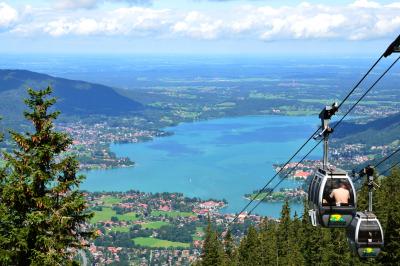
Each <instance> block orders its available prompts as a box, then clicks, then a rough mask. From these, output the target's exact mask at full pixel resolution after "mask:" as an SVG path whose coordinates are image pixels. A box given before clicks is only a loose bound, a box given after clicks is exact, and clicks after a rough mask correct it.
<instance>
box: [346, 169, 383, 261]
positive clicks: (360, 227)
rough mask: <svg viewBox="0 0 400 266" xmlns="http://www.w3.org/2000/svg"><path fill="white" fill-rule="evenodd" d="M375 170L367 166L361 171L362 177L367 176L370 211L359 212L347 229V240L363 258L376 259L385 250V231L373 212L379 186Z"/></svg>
mask: <svg viewBox="0 0 400 266" xmlns="http://www.w3.org/2000/svg"><path fill="white" fill-rule="evenodd" d="M374 172H375V169H374V167H372V166H367V167H365V168H364V169H363V170H361V171H360V173H359V175H360V177H363V176H367V177H368V179H367V185H368V211H364V212H357V214H356V217H355V218H354V219H353V221H352V222H351V224H350V226H349V227H348V228H347V239H348V241H349V243H350V246H351V247H352V249H353V251H354V252H355V253H356V254H358V256H360V257H361V258H374V257H376V256H378V254H379V252H380V251H381V249H382V248H383V245H384V241H383V229H382V226H381V223H380V222H379V220H378V218H377V217H376V215H375V214H374V213H373V212H372V205H373V204H372V194H373V190H374V189H375V188H379V185H378V184H376V183H375V182H374Z"/></svg>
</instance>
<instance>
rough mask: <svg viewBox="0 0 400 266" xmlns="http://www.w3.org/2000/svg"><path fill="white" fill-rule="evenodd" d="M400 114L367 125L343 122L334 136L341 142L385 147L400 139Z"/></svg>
mask: <svg viewBox="0 0 400 266" xmlns="http://www.w3.org/2000/svg"><path fill="white" fill-rule="evenodd" d="M399 136H400V113H397V114H395V115H391V116H388V117H385V118H379V119H376V120H374V121H371V122H368V123H366V124H356V123H353V122H343V123H341V124H340V126H339V127H338V128H337V130H336V131H335V132H334V134H333V138H334V139H335V140H336V141H339V142H346V143H363V144H367V145H383V144H388V143H391V142H393V141H396V140H398V139H399V138H400V137H399Z"/></svg>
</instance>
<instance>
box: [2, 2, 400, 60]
mask: <svg viewBox="0 0 400 266" xmlns="http://www.w3.org/2000/svg"><path fill="white" fill-rule="evenodd" d="M399 34H400V2H395V1H393V0H389V1H386V0H384V1H379V2H378V1H369V0H352V1H347V0H336V1H320V0H309V1H295V0H269V1H268V0H267V1H263V0H56V1H51V0H31V1H28V0H18V1H17V0H8V1H7V0H0V53H3V54H4V53H107V54H113V53H118V54H120V53H150V54H180V53H182V54H256V55H258V54H266V55H274V54H277V55H281V54H289V55H293V54H297V55H306V56H310V55H317V54H329V55H336V54H337V55H350V54H359V55H373V54H376V53H377V52H381V51H382V50H383V49H384V48H385V47H386V46H387V45H388V44H389V43H390V42H391V41H392V40H393V39H395V38H396V37H397V36H398V35H399Z"/></svg>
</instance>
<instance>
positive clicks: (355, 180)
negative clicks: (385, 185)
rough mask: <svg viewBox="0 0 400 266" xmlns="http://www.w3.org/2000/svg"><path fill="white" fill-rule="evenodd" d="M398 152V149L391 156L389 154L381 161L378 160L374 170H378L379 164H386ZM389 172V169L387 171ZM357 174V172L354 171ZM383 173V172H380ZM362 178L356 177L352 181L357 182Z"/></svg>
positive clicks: (399, 148)
mask: <svg viewBox="0 0 400 266" xmlns="http://www.w3.org/2000/svg"><path fill="white" fill-rule="evenodd" d="M399 151H400V147H398V148H397V149H396V150H394V151H393V152H392V153H391V154H389V155H388V156H386V157H384V158H383V159H382V160H380V161H379V162H378V163H376V164H375V165H374V166H373V167H374V168H378V166H380V165H381V164H383V163H384V162H386V161H387V160H388V159H390V158H391V157H392V156H393V155H395V154H396V153H398V152H399ZM399 163H400V162H399ZM388 170H389V169H388ZM355 172H357V171H355ZM382 173H383V172H382ZM362 177H363V176H361V175H360V176H358V177H357V178H356V179H354V182H357V181H358V180H360V179H361V178H362Z"/></svg>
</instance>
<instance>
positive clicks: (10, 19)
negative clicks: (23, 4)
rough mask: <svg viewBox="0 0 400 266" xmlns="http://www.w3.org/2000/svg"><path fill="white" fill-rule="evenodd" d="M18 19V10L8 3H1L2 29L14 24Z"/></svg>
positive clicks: (0, 24) (0, 25)
mask: <svg viewBox="0 0 400 266" xmlns="http://www.w3.org/2000/svg"><path fill="white" fill-rule="evenodd" d="M17 19H18V11H17V10H16V9H14V8H12V7H11V6H9V5H7V4H6V3H0V29H5V28H8V27H10V26H11V25H12V24H14V23H15V22H16V21H17Z"/></svg>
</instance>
